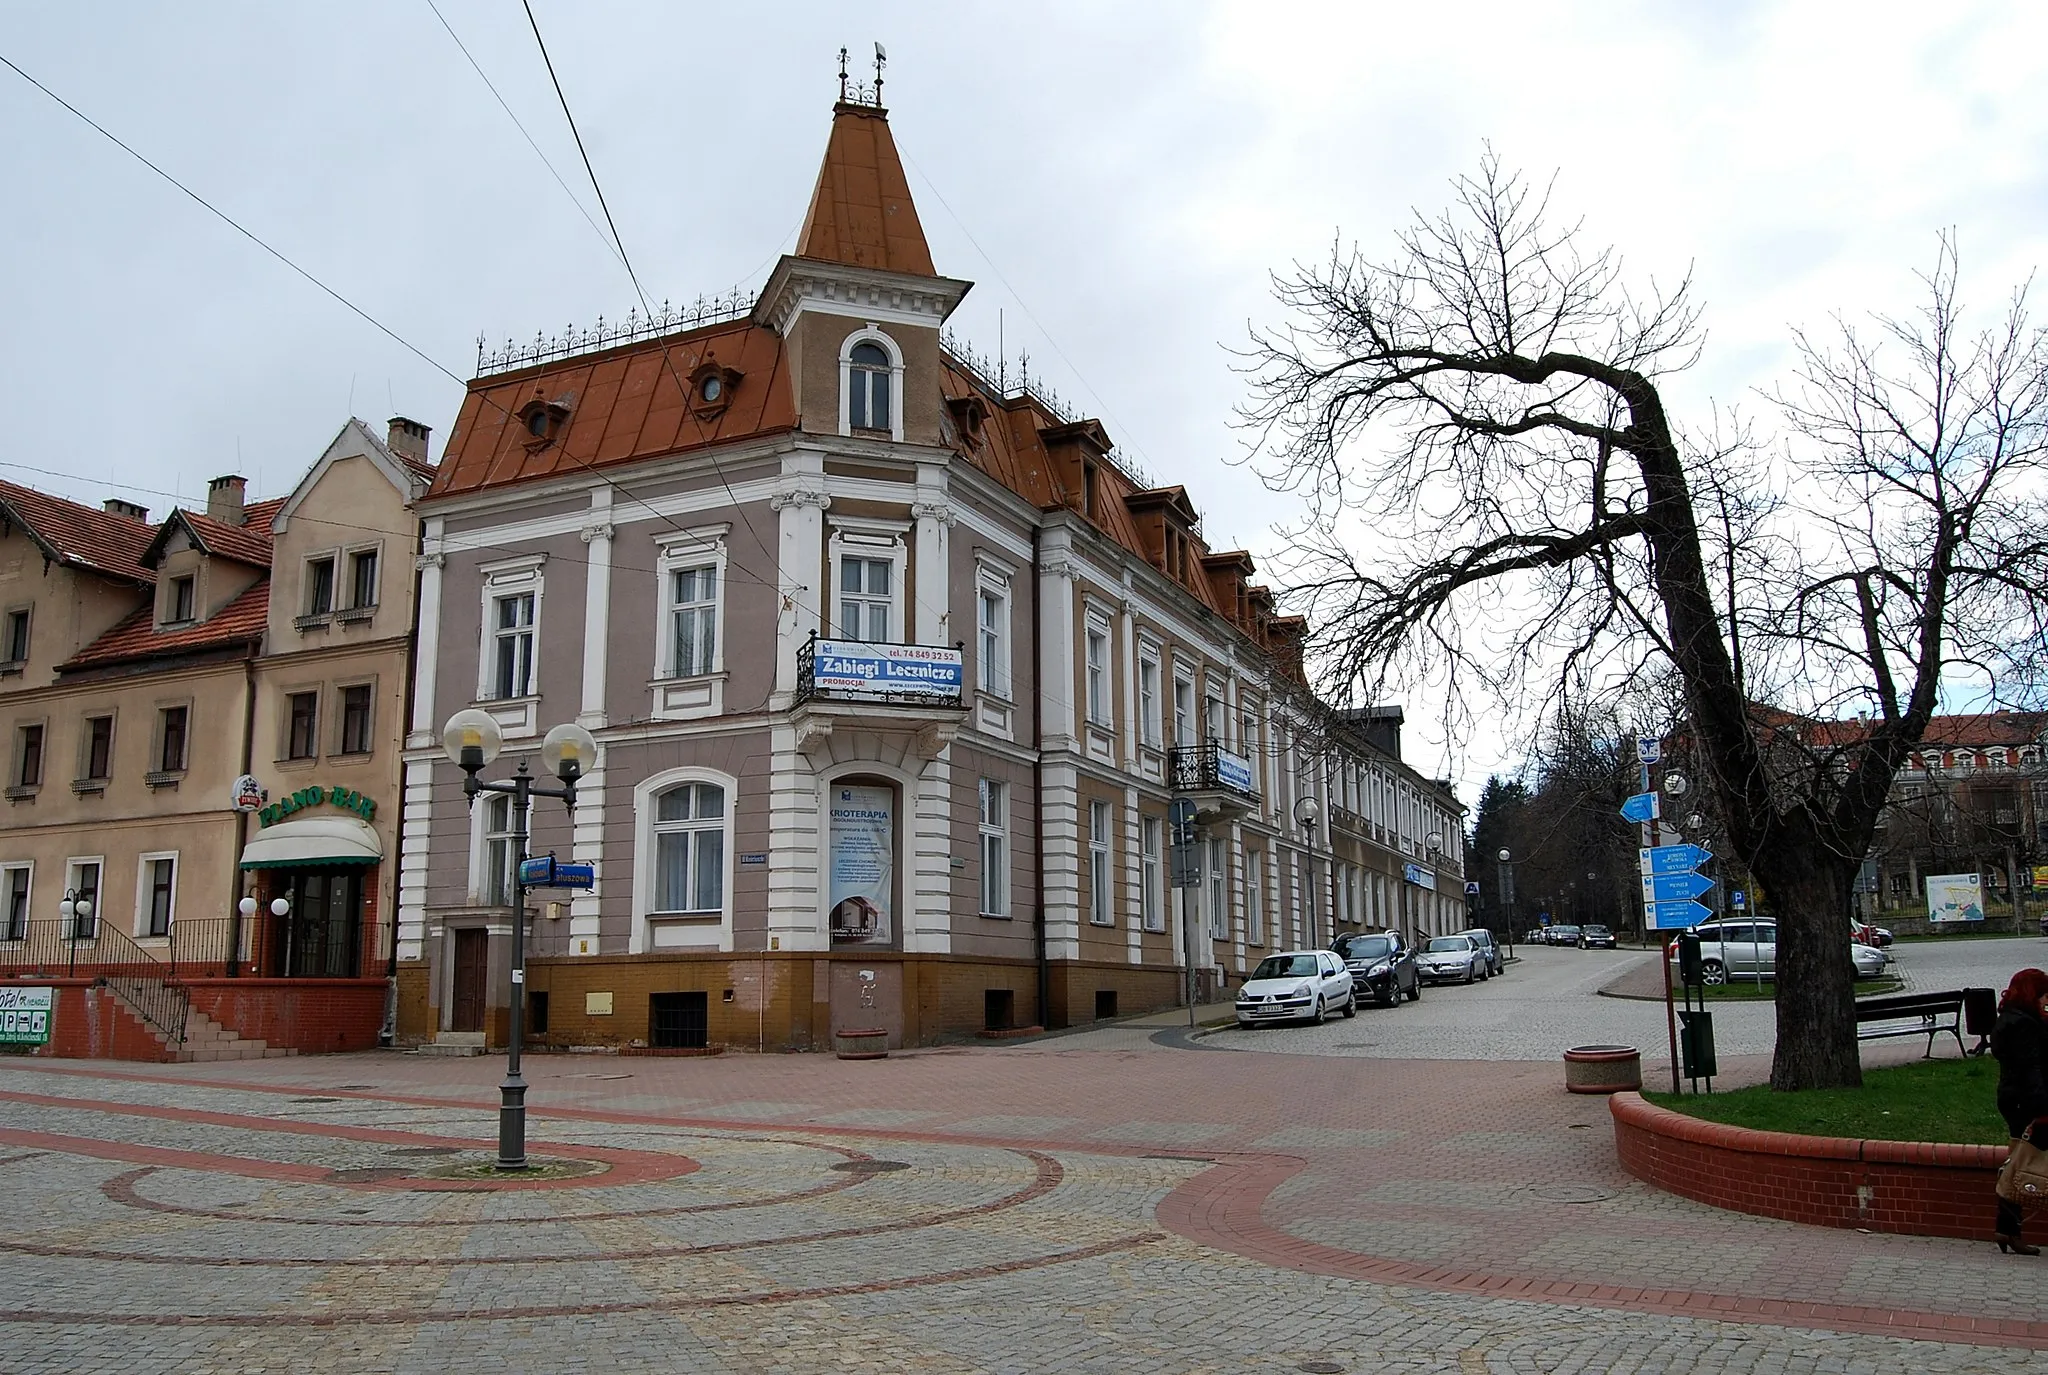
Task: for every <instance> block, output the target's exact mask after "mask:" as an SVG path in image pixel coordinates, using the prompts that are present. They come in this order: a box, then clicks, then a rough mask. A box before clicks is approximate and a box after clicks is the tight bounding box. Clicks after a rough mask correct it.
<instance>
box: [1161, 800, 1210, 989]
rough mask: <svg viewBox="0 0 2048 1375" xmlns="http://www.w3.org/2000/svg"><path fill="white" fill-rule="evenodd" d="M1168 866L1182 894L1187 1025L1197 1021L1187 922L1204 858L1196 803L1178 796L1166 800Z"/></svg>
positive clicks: (1192, 944)
mask: <svg viewBox="0 0 2048 1375" xmlns="http://www.w3.org/2000/svg"><path fill="white" fill-rule="evenodd" d="M1166 829H1167V831H1168V836H1167V840H1168V855H1167V863H1168V869H1169V871H1170V873H1171V875H1172V878H1173V886H1174V889H1175V890H1176V891H1177V892H1179V894H1180V936H1181V944H1182V945H1183V946H1184V947H1186V950H1187V971H1186V973H1187V978H1186V985H1187V993H1188V1025H1189V1026H1190V1027H1192V1026H1193V1025H1194V1024H1195V931H1194V928H1193V927H1192V926H1190V925H1189V924H1188V890H1189V889H1191V888H1196V887H1199V886H1200V885H1201V882H1202V859H1201V855H1200V853H1199V852H1198V850H1197V849H1196V846H1195V804H1194V801H1193V799H1191V798H1186V797H1176V798H1175V799H1173V801H1171V802H1169V803H1167V804H1166Z"/></svg>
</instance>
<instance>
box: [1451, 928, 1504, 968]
mask: <svg viewBox="0 0 2048 1375" xmlns="http://www.w3.org/2000/svg"><path fill="white" fill-rule="evenodd" d="M1458 934H1459V935H1461V936H1469V937H1470V938H1471V940H1472V943H1473V944H1474V945H1476V946H1478V947H1479V948H1480V949H1481V950H1483V951H1485V952H1486V963H1487V965H1488V966H1489V967H1490V968H1491V969H1492V971H1493V972H1494V973H1496V974H1505V973H1507V972H1508V957H1507V956H1506V955H1504V954H1502V953H1501V948H1500V942H1499V941H1497V940H1495V939H1494V938H1493V932H1491V931H1489V930H1487V929H1486V928H1485V927H1483V926H1468V927H1466V928H1465V929H1464V930H1463V931H1460V932H1458Z"/></svg>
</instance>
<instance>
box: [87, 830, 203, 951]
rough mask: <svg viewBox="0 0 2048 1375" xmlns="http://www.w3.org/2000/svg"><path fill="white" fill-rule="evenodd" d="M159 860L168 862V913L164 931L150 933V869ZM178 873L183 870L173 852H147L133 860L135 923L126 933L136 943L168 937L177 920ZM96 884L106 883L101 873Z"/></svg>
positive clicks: (165, 914) (151, 884)
mask: <svg viewBox="0 0 2048 1375" xmlns="http://www.w3.org/2000/svg"><path fill="white" fill-rule="evenodd" d="M159 860H169V861H170V862H171V905H170V910H169V911H167V912H165V913H164V929H163V930H162V931H160V932H154V933H153V932H151V931H150V929H149V918H150V915H151V914H150V910H149V903H150V898H151V897H152V896H153V895H154V890H155V885H154V884H153V883H152V881H151V875H150V866H151V865H153V864H155V863H156V862H157V861H159ZM182 874H183V868H182V866H181V865H180V864H179V863H178V852H177V851H176V850H150V851H147V852H146V853H143V854H140V855H137V856H136V857H135V924H134V926H133V927H131V928H130V930H131V931H132V932H133V933H134V936H135V939H136V940H138V941H160V940H168V939H169V938H170V934H171V927H172V926H173V925H175V924H176V923H177V920H178V879H179V878H180V876H181V875H182ZM100 882H101V883H103V884H104V883H105V882H106V875H105V871H104V870H102V871H101V877H100Z"/></svg>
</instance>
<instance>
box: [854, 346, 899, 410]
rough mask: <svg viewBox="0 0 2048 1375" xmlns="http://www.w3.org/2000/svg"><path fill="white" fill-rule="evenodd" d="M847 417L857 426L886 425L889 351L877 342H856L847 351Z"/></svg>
mask: <svg viewBox="0 0 2048 1375" xmlns="http://www.w3.org/2000/svg"><path fill="white" fill-rule="evenodd" d="M846 386H847V397H846V419H847V423H848V424H849V425H851V426H852V427H853V428H854V429H856V430H886V429H888V428H889V355H888V354H887V353H885V352H883V351H882V346H881V345H880V344H872V343H863V344H855V345H854V346H853V352H852V353H851V354H849V355H847V369H846Z"/></svg>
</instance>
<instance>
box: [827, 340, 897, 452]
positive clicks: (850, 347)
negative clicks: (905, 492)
mask: <svg viewBox="0 0 2048 1375" xmlns="http://www.w3.org/2000/svg"><path fill="white" fill-rule="evenodd" d="M862 344H878V345H880V346H881V349H882V352H883V353H886V354H887V355H889V438H890V439H892V440H895V441H896V442H897V443H899V444H900V443H902V442H903V350H902V349H901V348H899V347H898V346H897V343H896V341H895V340H894V339H891V338H890V337H889V336H888V335H887V334H884V333H883V332H882V329H881V327H880V326H879V325H877V324H876V323H875V322H874V321H872V320H870V321H868V322H867V324H866V326H865V327H864V328H861V329H857V330H855V331H854V332H853V333H851V334H849V335H847V336H846V337H845V338H844V339H842V340H840V341H839V433H841V434H842V435H851V434H852V433H853V405H852V403H853V351H854V349H856V348H858V347H859V346H860V345H862ZM876 428H880V427H879V426H877V427H876Z"/></svg>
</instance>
